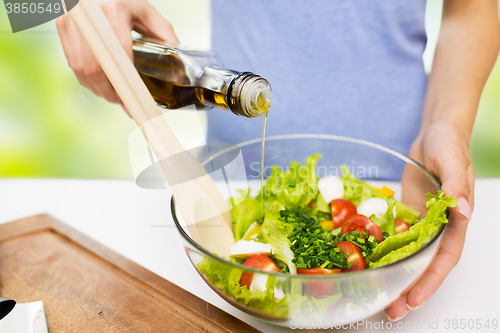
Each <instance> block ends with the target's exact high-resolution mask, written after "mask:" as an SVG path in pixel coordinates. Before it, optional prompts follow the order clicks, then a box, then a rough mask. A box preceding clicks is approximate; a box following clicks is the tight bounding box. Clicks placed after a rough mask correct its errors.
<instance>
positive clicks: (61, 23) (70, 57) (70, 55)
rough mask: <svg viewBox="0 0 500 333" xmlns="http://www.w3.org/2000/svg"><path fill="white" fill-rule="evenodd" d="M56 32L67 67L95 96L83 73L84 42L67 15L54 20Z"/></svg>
mask: <svg viewBox="0 0 500 333" xmlns="http://www.w3.org/2000/svg"><path fill="white" fill-rule="evenodd" d="M56 27H57V32H58V34H59V38H60V40H61V45H62V47H63V50H64V54H65V55H66V59H67V61H68V66H69V67H70V68H71V69H72V70H73V72H74V73H75V76H76V78H77V79H78V82H79V83H80V84H81V85H82V86H84V87H85V88H87V89H89V90H90V91H92V92H93V93H94V94H97V92H96V91H95V89H94V87H93V86H92V84H91V83H90V81H89V80H88V79H87V77H86V76H85V74H84V73H83V64H82V58H81V56H80V55H81V53H82V51H81V49H82V46H83V45H84V41H83V38H82V36H81V35H80V33H79V32H78V30H77V29H76V26H75V25H74V24H73V21H71V18H70V17H69V16H68V15H63V16H61V17H59V18H58V19H57V20H56Z"/></svg>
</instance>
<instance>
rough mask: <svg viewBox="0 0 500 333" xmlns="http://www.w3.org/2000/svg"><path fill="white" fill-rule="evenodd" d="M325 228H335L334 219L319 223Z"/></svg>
mask: <svg viewBox="0 0 500 333" xmlns="http://www.w3.org/2000/svg"><path fill="white" fill-rule="evenodd" d="M319 225H320V226H321V227H322V228H323V229H328V230H333V221H330V220H324V221H321V222H320V223H319Z"/></svg>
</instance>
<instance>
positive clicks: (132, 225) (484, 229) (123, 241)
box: [0, 179, 500, 332]
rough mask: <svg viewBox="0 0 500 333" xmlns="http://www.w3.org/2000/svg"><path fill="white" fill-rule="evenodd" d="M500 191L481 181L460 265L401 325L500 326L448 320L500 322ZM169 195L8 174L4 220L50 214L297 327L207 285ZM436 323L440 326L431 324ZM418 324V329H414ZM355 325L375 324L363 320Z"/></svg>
mask: <svg viewBox="0 0 500 333" xmlns="http://www.w3.org/2000/svg"><path fill="white" fill-rule="evenodd" d="M499 189H500V179H478V180H477V181H476V207H475V210H474V214H473V218H472V221H471V222H470V224H469V230H468V233H467V241H466V244H465V249H464V252H463V254H462V259H461V261H460V263H459V264H458V265H457V267H456V268H455V269H454V270H453V271H452V273H451V274H450V275H449V276H448V277H447V278H446V280H445V282H444V283H443V285H442V286H441V288H440V289H439V290H438V291H437V292H436V293H435V294H434V296H433V297H432V298H431V299H430V300H428V301H427V302H426V303H425V304H424V306H423V307H422V308H420V309H419V310H417V311H412V312H410V313H409V314H408V315H407V316H406V317H405V318H404V319H403V320H402V323H403V324H405V325H407V326H406V328H407V329H404V328H401V329H399V328H397V327H393V330H395V331H405V332H406V331H408V332H412V331H415V332H426V331H429V332H439V331H443V332H454V331H459V332H478V331H479V332H494V331H500V329H497V330H493V329H492V328H490V329H485V328H483V329H481V330H478V329H476V328H474V329H462V330H460V329H458V330H455V329H452V328H449V329H445V326H446V320H450V322H449V324H450V325H451V324H452V322H451V320H453V319H458V320H460V319H465V321H466V322H468V321H469V320H474V321H476V320H482V322H483V323H484V322H485V321H486V320H487V319H489V320H490V323H491V320H492V319H496V320H499V321H500V306H499V298H500V285H499V283H498V279H499V276H500V268H499V263H498V262H499V260H498V255H499V254H500V251H499V249H498V244H499V243H500V238H499V236H500V226H499V224H500V217H499V216H498V209H499V207H500V192H499ZM169 199H170V192H169V190H146V189H142V188H139V187H138V186H136V184H135V182H134V181H127V180H24V179H4V180H0V223H5V222H9V221H12V220H16V219H20V218H23V217H27V216H31V215H35V214H39V213H48V214H50V215H52V216H54V217H56V218H58V219H60V220H61V221H63V222H65V223H66V224H68V225H70V226H72V227H73V228H75V229H77V230H79V231H81V232H83V233H84V234H86V235H88V236H90V237H91V238H93V239H95V240H97V241H99V242H101V243H102V244H104V245H106V246H108V247H109V248H111V249H113V250H115V251H117V252H118V253H120V254H122V255H124V256H126V257H128V258H129V259H131V260H133V261H135V262H137V263H138V264H140V265H142V266H144V267H146V268H147V269H149V270H151V271H153V272H154V273H156V274H158V275H160V276H162V277H164V278H165V279H167V280H169V281H171V282H173V283H175V284H176V285H178V286H180V287H181V288H184V289H186V290H188V291H189V292H191V293H193V294H195V295H197V296H199V297H201V298H203V299H205V300H207V301H208V302H210V303H212V304H213V305H215V306H217V307H219V308H221V309H223V310H224V311H227V312H229V313H231V314H233V315H234V316H236V317H238V318H240V319H242V320H243V321H245V322H248V323H249V324H250V325H252V326H255V327H256V328H258V329H260V330H262V331H264V332H288V331H290V329H288V328H280V327H277V326H273V325H270V324H267V323H263V322H261V321H259V320H257V319H254V318H253V317H250V316H248V315H246V314H244V313H243V312H241V311H239V310H238V309H236V308H234V307H232V306H231V305H229V304H227V303H226V302H225V301H224V300H222V299H221V298H220V297H219V296H218V295H217V294H215V292H213V291H212V290H211V289H210V288H209V287H208V286H207V285H205V283H204V282H203V280H202V279H201V278H200V277H199V276H198V275H197V273H196V271H195V269H194V268H193V267H192V266H191V264H190V263H189V261H188V259H187V256H186V254H185V253H184V252H183V250H182V248H181V246H180V241H179V238H178V235H177V231H176V230H175V227H174V224H173V221H172V218H171V216H170V204H169ZM158 226H161V227H158ZM0 269H1V266H0ZM14 298H15V295H14ZM32 301H37V300H36V299H33V300H32ZM382 320H384V322H386V321H387V319H386V317H385V315H384V313H383V312H381V313H379V314H377V315H375V316H373V317H371V318H369V321H370V322H371V323H372V325H374V324H376V323H379V324H380V323H381V321H382ZM436 321H437V322H438V329H437V330H436V329H433V328H430V327H429V325H430V323H433V327H435V324H436ZM418 323H421V324H418ZM412 324H413V325H415V327H414V329H408V328H409V327H410V326H409V325H412ZM418 325H421V326H418ZM373 327H375V328H376V327H377V326H373ZM355 331H356V332H368V331H370V330H369V329H368V327H367V326H366V325H365V324H363V325H361V326H360V327H359V328H358V329H355Z"/></svg>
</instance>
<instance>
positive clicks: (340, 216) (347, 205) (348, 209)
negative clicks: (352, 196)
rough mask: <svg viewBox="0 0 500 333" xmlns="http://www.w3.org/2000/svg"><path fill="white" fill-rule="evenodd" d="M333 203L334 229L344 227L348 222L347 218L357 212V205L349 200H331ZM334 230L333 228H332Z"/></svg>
mask: <svg viewBox="0 0 500 333" xmlns="http://www.w3.org/2000/svg"><path fill="white" fill-rule="evenodd" d="M331 205H332V220H333V227H334V229H337V228H340V227H342V226H343V225H344V224H346V222H347V219H348V218H349V217H350V216H352V215H355V214H357V213H358V212H357V210H356V206H354V204H353V203H352V202H350V201H349V200H345V199H335V200H332V202H331ZM332 230H333V229H332Z"/></svg>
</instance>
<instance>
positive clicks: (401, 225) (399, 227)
mask: <svg viewBox="0 0 500 333" xmlns="http://www.w3.org/2000/svg"><path fill="white" fill-rule="evenodd" d="M394 225H395V226H396V233H397V234H399V233H400V232H405V231H408V230H409V229H410V228H409V227H408V225H407V224H406V223H405V221H403V220H402V219H395V220H394Z"/></svg>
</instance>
